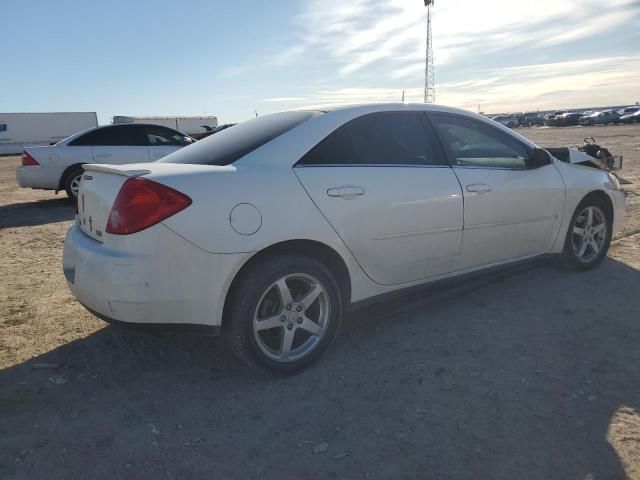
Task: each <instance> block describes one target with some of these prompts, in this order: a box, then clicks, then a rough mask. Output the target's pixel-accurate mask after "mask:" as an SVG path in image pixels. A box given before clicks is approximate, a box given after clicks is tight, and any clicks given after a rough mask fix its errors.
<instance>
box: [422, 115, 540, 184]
mask: <svg viewBox="0 0 640 480" xmlns="http://www.w3.org/2000/svg"><path fill="white" fill-rule="evenodd" d="M424 113H425V117H426V119H427V121H428V122H429V123H430V125H431V128H432V129H433V131H434V132H435V134H436V136H437V137H438V141H439V143H440V147H441V149H442V150H443V151H444V152H445V157H446V159H447V162H448V163H449V166H450V167H451V168H454V167H455V168H464V169H471V170H506V171H510V172H524V171H527V170H535V169H536V168H540V167H531V166H530V163H531V154H532V153H533V148H532V147H530V146H529V145H528V144H526V143H525V142H523V141H522V140H520V139H518V138H516V137H511V136H510V138H511V139H512V140H513V141H514V142H516V143H518V144H520V145H521V146H522V147H524V149H525V150H526V151H527V154H528V156H527V158H526V159H525V167H524V168H509V167H491V166H488V165H457V164H456V163H455V157H454V155H453V152H452V151H451V149H450V148H449V146H448V145H447V144H446V142H445V141H444V139H443V138H442V137H441V135H440V132H439V131H438V128H437V127H436V124H435V122H434V119H433V118H431V117H432V115H436V116H437V115H445V116H448V117H454V118H461V119H464V120H471V121H475V122H478V123H480V124H481V125H484V124H485V122H482V121H481V120H477V119H475V118H473V117H470V116H467V115H461V114H459V113H449V112H431V111H425V112H424ZM486 127H487V128H489V129H491V128H494V129H495V130H497V131H499V132H501V130H500V129H499V128H496V127H495V126H494V125H490V124H486ZM502 133H504V134H505V135H509V133H507V132H502Z"/></svg>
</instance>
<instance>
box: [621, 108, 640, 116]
mask: <svg viewBox="0 0 640 480" xmlns="http://www.w3.org/2000/svg"><path fill="white" fill-rule="evenodd" d="M637 111H640V107H638V106H633V107H626V108H621V109H620V110H618V113H619V114H620V116H621V117H624V116H625V115H631V114H632V113H636V112H637Z"/></svg>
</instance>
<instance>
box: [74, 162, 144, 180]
mask: <svg viewBox="0 0 640 480" xmlns="http://www.w3.org/2000/svg"><path fill="white" fill-rule="evenodd" d="M131 167H135V165H108V164H103V163H86V164H84V165H82V168H84V169H85V171H92V172H102V173H111V174H113V175H122V176H123V177H139V176H141V175H148V174H149V173H151V170H147V169H143V168H131Z"/></svg>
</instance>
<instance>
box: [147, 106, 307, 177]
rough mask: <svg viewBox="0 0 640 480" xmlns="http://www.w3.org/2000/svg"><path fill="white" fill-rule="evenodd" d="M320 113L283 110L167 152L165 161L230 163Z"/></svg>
mask: <svg viewBox="0 0 640 480" xmlns="http://www.w3.org/2000/svg"><path fill="white" fill-rule="evenodd" d="M314 115H318V113H317V112H283V113H274V114H273V115H265V116H264V117H258V118H255V119H253V120H249V121H247V122H243V123H239V124H238V125H236V126H234V127H233V128H227V129H226V130H222V131H221V132H218V133H216V134H215V135H211V136H209V137H207V138H205V139H203V140H200V141H198V142H196V143H194V144H192V145H190V146H188V147H186V148H181V149H180V150H178V151H176V152H173V153H172V154H171V155H167V156H166V157H164V158H163V159H162V160H158V161H159V162H163V163H194V164H207V165H230V164H232V163H233V162H235V161H236V160H238V159H240V158H242V157H244V156H245V155H247V154H248V153H251V152H252V151H254V150H255V149H257V148H258V147H261V146H262V145H264V144H266V143H267V142H270V141H271V140H273V139H274V138H276V137H279V136H280V135H282V134H284V133H286V132H288V131H289V130H291V129H293V128H295V127H297V126H298V125H300V124H301V123H302V122H305V121H307V120H309V119H310V118H311V117H313V116H314Z"/></svg>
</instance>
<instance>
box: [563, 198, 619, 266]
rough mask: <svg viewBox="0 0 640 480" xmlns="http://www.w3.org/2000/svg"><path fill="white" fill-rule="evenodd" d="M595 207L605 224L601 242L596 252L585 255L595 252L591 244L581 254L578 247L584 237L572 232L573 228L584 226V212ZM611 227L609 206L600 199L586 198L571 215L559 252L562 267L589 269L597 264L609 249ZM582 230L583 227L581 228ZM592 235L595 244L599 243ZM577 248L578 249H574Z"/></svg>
mask: <svg viewBox="0 0 640 480" xmlns="http://www.w3.org/2000/svg"><path fill="white" fill-rule="evenodd" d="M590 207H591V208H594V209H597V210H598V211H599V212H600V215H602V217H603V222H604V225H605V227H604V228H605V232H604V235H603V237H602V244H601V246H600V250H599V251H598V253H597V254H595V255H592V256H590V257H587V256H586V254H587V253H589V251H590V252H591V253H595V251H594V249H593V248H592V247H591V246H587V251H586V252H585V255H583V256H581V255H579V254H580V247H581V246H582V244H581V243H580V242H581V240H582V241H583V242H584V241H585V240H583V238H584V237H581V236H580V235H579V234H577V233H574V228H577V229H579V230H580V227H582V226H584V223H583V221H584V217H583V215H584V212H585V210H587V209H588V208H590ZM611 227H612V218H611V211H610V209H609V206H608V205H606V204H605V202H603V201H602V200H600V199H598V198H586V199H584V200H583V201H582V202H580V204H579V205H578V207H577V208H576V211H575V212H574V213H573V216H572V217H571V223H570V224H569V229H568V231H567V236H566V237H565V240H564V248H563V251H562V254H561V264H562V266H563V267H564V268H566V269H569V270H578V271H585V270H591V269H592V268H594V267H595V266H597V265H598V264H599V263H600V262H601V261H602V259H603V258H604V257H605V256H606V255H607V251H608V250H609V245H610V244H611ZM582 230H584V229H582ZM596 235H597V234H594V235H593V240H594V242H595V243H596V244H599V238H598V237H597V236H596ZM576 250H578V251H576Z"/></svg>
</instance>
